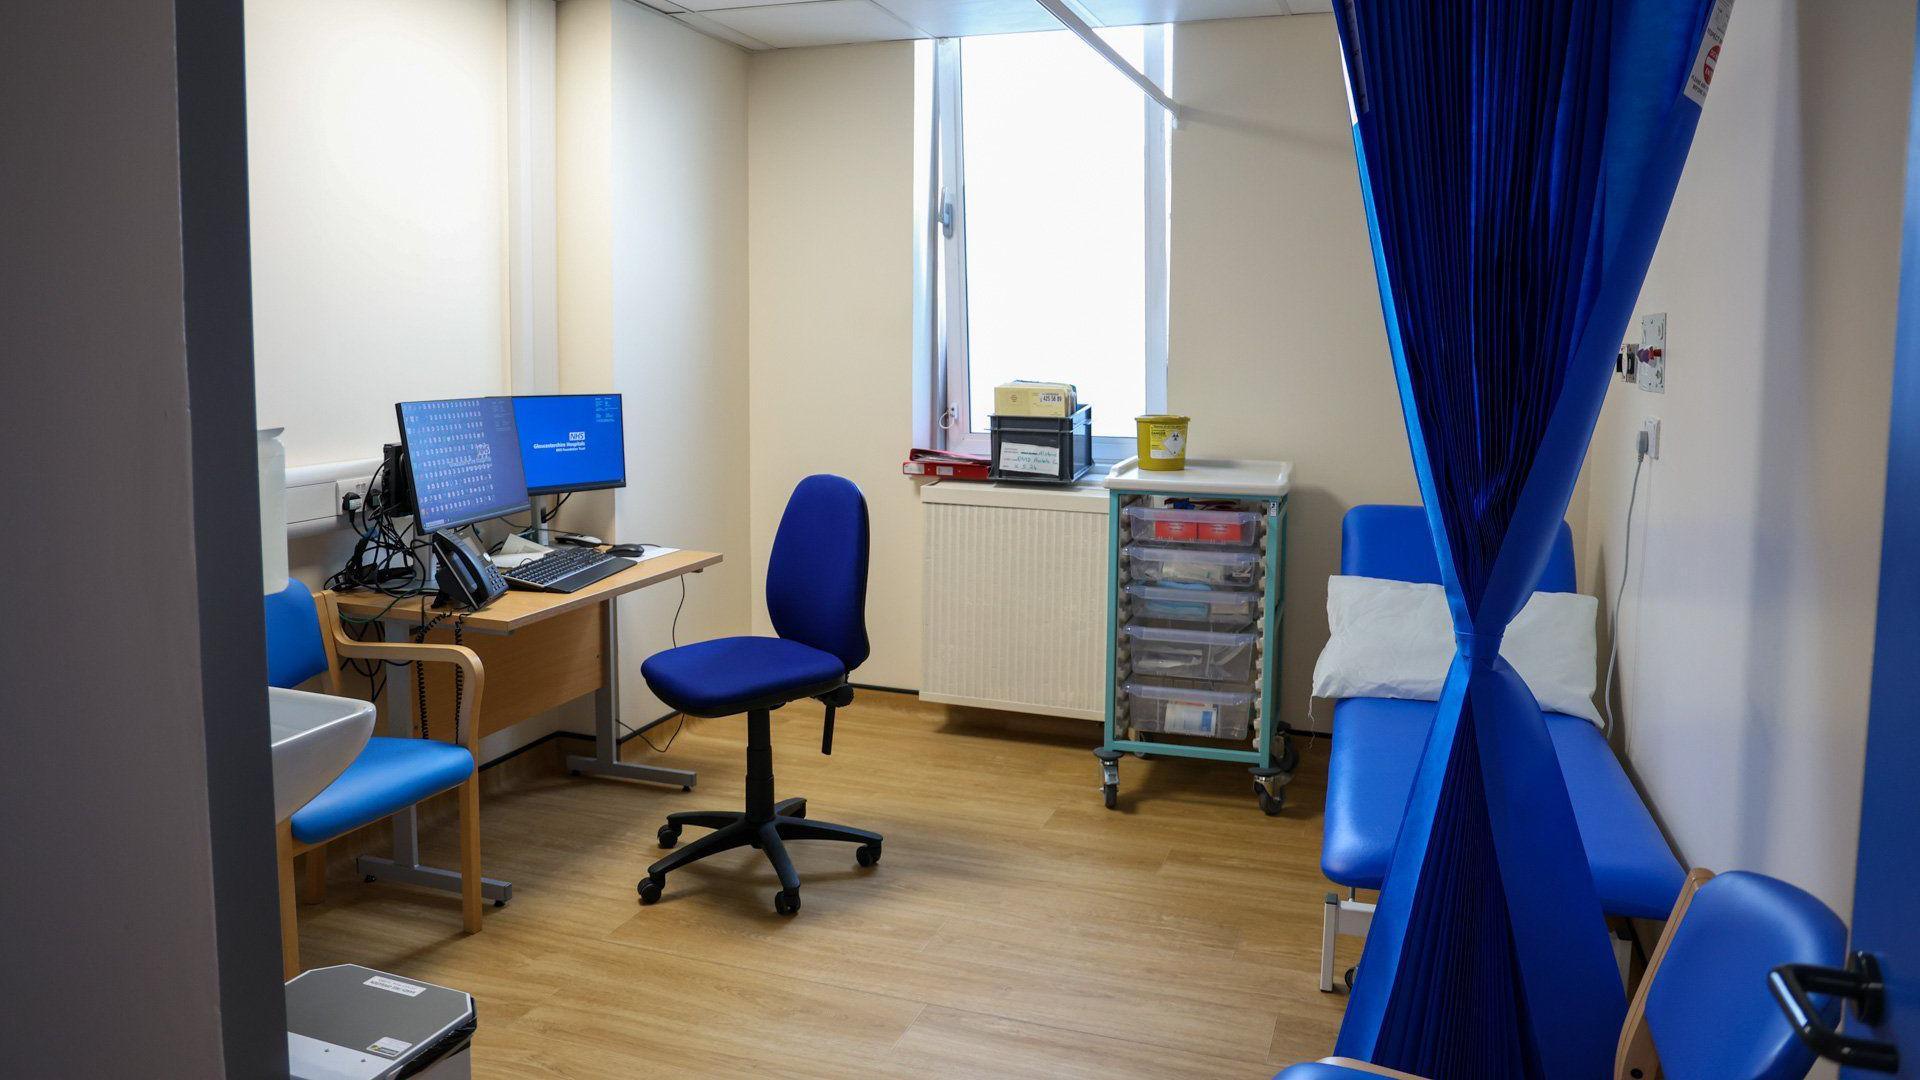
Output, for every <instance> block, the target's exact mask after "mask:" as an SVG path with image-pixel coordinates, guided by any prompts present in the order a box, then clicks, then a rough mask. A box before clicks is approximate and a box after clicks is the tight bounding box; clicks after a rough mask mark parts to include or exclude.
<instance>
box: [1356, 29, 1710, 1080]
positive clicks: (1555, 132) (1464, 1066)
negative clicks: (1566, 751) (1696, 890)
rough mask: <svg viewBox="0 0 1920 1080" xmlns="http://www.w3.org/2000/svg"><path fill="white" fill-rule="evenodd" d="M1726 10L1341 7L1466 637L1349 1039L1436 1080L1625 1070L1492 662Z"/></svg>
mask: <svg viewBox="0 0 1920 1080" xmlns="http://www.w3.org/2000/svg"><path fill="white" fill-rule="evenodd" d="M1731 2H1732V0H1335V4H1334V7H1335V12H1336V16H1337V22H1338V25H1339V33H1340V42H1341V46H1342V49H1343V51H1344V54H1345V59H1346V66H1347V81H1348V90H1349V93H1350V95H1351V100H1352V105H1353V112H1354V128H1353V134H1354V150H1355V154H1356V156H1357V158H1358V160H1359V165H1360V180H1361V188H1362V193H1363V196H1364V198H1365V203H1366V209H1367V221H1368V227H1369V231H1370V233H1371V236H1372V240H1373V251H1374V267H1375V272H1376V273H1377V275H1378V277H1379V284H1380V299H1381V305H1382V307H1383V309H1384V314H1385V316H1386V324H1387V336H1388V339H1389V343H1390V345H1391V347H1392V352H1393V363H1394V369H1395V371H1396V373H1397V375H1398V379H1399V386H1400V400H1401V405H1402V408H1403V411H1404V413H1405V417H1406V424H1407V434H1408V441H1409V442H1410V443H1411V446H1412V450H1413V460H1414V468H1415V470H1416V472H1417V473H1418V475H1419V481H1420V492H1421V496H1422V499H1423V501H1424V502H1425V503H1426V508H1427V517H1428V520H1429V523H1430V524H1431V526H1432V529H1433V540H1434V545H1435V547H1436V548H1437V549H1438V552H1439V556H1440V566H1441V568H1442V574H1443V578H1444V582H1445V585H1446V590H1447V597H1448V600H1449V602H1450V603H1451V606H1452V611H1453V622H1454V630H1455V636H1456V640H1457V642H1458V652H1457V655H1456V656H1455V658H1454V661H1453V666H1452V669H1451V670H1450V671H1449V673H1448V676H1447V681H1446V686H1445V689H1444V690H1443V692H1442V695H1441V698H1440V703H1439V707H1438V709H1437V713H1436V717H1435V720H1434V724H1433V728H1432V732H1431V734H1430V735H1429V736H1428V741H1427V745H1426V749H1425V752H1424V754H1423V756H1422V759H1421V762H1420V767H1419V772H1418V774H1417V777H1416V779H1415V782H1414V788H1413V795H1412V798H1411V800H1410V801H1409V803H1408V806H1407V812H1406V817H1405V819H1404V821H1403V822H1402V824H1401V827H1400V835H1399V841H1398V843H1397V845H1396V847H1395V849H1394V856H1393V862H1392V864H1391V867H1390V869H1389V871H1388V874H1387V878H1386V882H1385V885H1384V887H1383V889H1382V891H1381V894H1380V901H1379V906H1378V909H1377V910H1376V912H1375V915H1374V919H1373V925H1372V929H1371V930H1370V931H1369V933H1368V937H1367V944H1366V950H1365V952H1364V953H1363V955H1362V958H1361V961H1360V966H1359V970H1358V973H1357V975H1356V979H1355V985H1354V991H1353V997H1352V1000H1351V1001H1350V1002H1349V1004H1348V1006H1347V1016H1346V1020H1345V1022H1344V1024H1343V1025H1342V1027H1341V1030H1340V1039H1339V1046H1338V1049H1339V1052H1340V1053H1341V1054H1343V1055H1346V1056H1350V1057H1356V1058H1361V1059H1365V1060H1369V1061H1372V1062H1374V1063H1376V1064H1380V1065H1385V1066H1389V1067H1392V1068H1397V1069H1403V1070H1406V1071H1408V1072H1412V1073H1416V1074H1418V1075H1421V1076H1428V1077H1434V1078H1437V1080H1455V1078H1472V1080H1497V1078H1502V1077H1547V1078H1553V1080H1559V1078H1566V1077H1593V1078H1600V1077H1605V1076H1607V1075H1608V1074H1609V1072H1610V1071H1611V1063H1612V1057H1613V1046H1614V1042H1615V1040H1616V1039H1617V1037H1618V1034H1619V1030H1620V1024H1621V1021H1622V1019H1623V1017H1624V1015H1625V1012H1626V1001H1625V998H1624V996H1623V994H1622V991H1621V988H1620V977H1619V974H1618V972H1617V969H1616V968H1615V966H1614V960H1613V951H1612V948H1611V945H1610V943H1609V941H1608V936H1607V929H1606V925H1605V919H1604V917H1603V915H1602V913H1601V910H1600V904H1599V901H1598V899H1597V898H1596V896H1595V893H1594V887H1593V881H1592V878H1591V876H1590V874H1589V872H1588V868H1587V861H1586V858H1585V856H1584V855H1583V853H1582V851H1581V846H1580V835H1579V832H1578V830H1577V828H1576V827H1575V824H1574V818H1573V811H1572V808H1571V806H1570V804H1569V802H1568V799H1567V792H1566V787H1565V785H1564V783H1563V782H1562V780H1561V776H1560V768H1559V762H1558V759H1557V758H1556V757H1555V754H1554V750H1553V746H1552V743H1551V742H1550V741H1549V739H1548V735H1547V730H1546V725H1545V722H1544V721H1543V720H1542V718H1541V714H1540V706H1539V705H1538V703H1537V702H1535V700H1534V698H1533V694H1532V693H1531V692H1530V691H1529V690H1528V689H1527V686H1526V683H1525V682H1523V681H1522V680H1521V679H1520V677H1519V676H1518V675H1517V674H1515V673H1514V670H1513V668H1512V667H1510V666H1509V665H1508V664H1507V663H1506V662H1505V661H1504V660H1502V659H1501V658H1500V639H1501V635H1502V634H1503V633H1504V632H1505V630H1506V627H1507V624H1508V622H1510V621H1511V620H1512V618H1513V617H1514V615H1515V614H1517V613H1518V612H1519V610H1520V607H1521V606H1522V605H1523V604H1524V603H1525V602H1526V600H1527V598H1528V597H1529V596H1530V595H1532V592H1533V589H1534V584H1535V582H1536V581H1537V580H1538V578H1539V576H1540V572H1541V569H1542V567H1543V565H1544V564H1545V562H1546V559H1547V555H1548V551H1549V548H1550V545H1551V543H1552V540H1553V537H1554V535H1555V531H1556V530H1557V529H1558V527H1559V524H1560V521H1561V519H1562V517H1563V516H1564V515H1565V513H1566V508H1567V502H1568V499H1569V497H1570V496H1571V495H1572V492H1573V486H1574V480H1575V477H1576V475H1577V474H1578V472H1579V468H1580V463H1581V460H1582V458H1583V457H1584V456H1585V453H1586V448H1587V442H1588V440H1589V439H1590V438H1591V436H1592V433H1593V425H1594V420H1595V418H1596V417H1597V415H1598V414H1599V410H1600V404H1601V399H1602V396H1603V395H1604V393H1605V390H1606V385H1607V380H1608V378H1609V377H1610V375H1611V373H1612V370H1613V356H1614V351H1615V349H1616V347H1617V346H1618V344H1619V342H1620V341H1621V338H1622V334H1623V332H1624V331H1625V329H1626V327H1627V322H1628V319H1629V316H1630V315H1631V313H1632V308H1633V304H1634V300H1635V297H1636V295H1637V293H1638V292H1639V289H1640V284H1641V281H1642V279H1643V278H1644V276H1645V274H1646V269H1647V263H1648V261H1649V260H1650V259H1651V257H1652V254H1653V248H1654V243H1655V241H1656V240H1657V239H1658V237H1659V233H1660V226H1661V223H1662V222H1663V221H1664V220H1665V218H1666V213H1667V207H1668V205H1669V204H1670V202H1671V201H1672V197H1673V190H1674V186H1675V184H1676V183H1677V182H1678V179H1679V175H1680V167H1681V164H1682V162H1683V161H1684V160H1685V158H1686V152H1687V147H1688V145H1689V144H1690V143H1691V141H1692V138H1693V131H1694V127H1695V125H1696V124H1697V123H1698V121H1699V117H1700V107H1701V104H1702V102H1703V101H1704V99H1705V96H1706V86H1707V83H1708V82H1709V81H1710V80H1711V78H1712V68H1713V65H1714V64H1715V63H1717V61H1718V58H1719V48H1718V46H1719V40H1720V34H1721V32H1722V31H1723V30H1724V28H1725V25H1726V18H1727V14H1728V9H1729V8H1730V7H1731Z"/></svg>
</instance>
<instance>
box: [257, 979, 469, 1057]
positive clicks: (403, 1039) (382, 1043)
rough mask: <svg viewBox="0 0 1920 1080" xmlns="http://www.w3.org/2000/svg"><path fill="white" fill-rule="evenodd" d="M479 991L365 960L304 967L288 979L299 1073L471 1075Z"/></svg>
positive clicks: (291, 1043)
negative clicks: (371, 964) (396, 971)
mask: <svg viewBox="0 0 1920 1080" xmlns="http://www.w3.org/2000/svg"><path fill="white" fill-rule="evenodd" d="M477 1023H478V1017H477V1015H476V1013H475V1012H474V1006H473V996H472V995H471V994H466V993H462V992H461V991H459V990H449V989H448V988H446V987H444V986H435V985H433V984H432V983H423V982H421V981H419V980H418V979H403V978H400V977H399V976H397V975H388V974H386V973H384V972H379V971H375V970H373V969H372V968H365V967H361V966H360V965H358V964H337V965H335V966H333V967H323V968H314V969H313V970H311V971H303V972H301V973H300V974H299V975H296V976H294V978H293V979H292V980H291V981H290V982H288V983H287V1058H288V1062H289V1064H290V1065H291V1067H292V1074H293V1077H294V1080H400V1078H402V1077H421V1078H423V1080H467V1078H468V1077H470V1076H472V1075H473V1058H472V1049H471V1047H472V1044H473V1032H474V1028H475V1027H476V1026H477Z"/></svg>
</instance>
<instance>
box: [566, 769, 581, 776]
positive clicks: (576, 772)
mask: <svg viewBox="0 0 1920 1080" xmlns="http://www.w3.org/2000/svg"><path fill="white" fill-rule="evenodd" d="M567 775H568V776H579V775H580V770H579V769H568V770H567Z"/></svg>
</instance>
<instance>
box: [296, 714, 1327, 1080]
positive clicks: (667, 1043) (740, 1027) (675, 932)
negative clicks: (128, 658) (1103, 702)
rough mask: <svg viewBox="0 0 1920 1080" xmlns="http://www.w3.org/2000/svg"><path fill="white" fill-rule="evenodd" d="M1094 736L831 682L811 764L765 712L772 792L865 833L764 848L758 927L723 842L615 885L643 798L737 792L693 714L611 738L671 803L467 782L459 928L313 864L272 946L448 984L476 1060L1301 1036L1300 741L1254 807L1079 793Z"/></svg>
mask: <svg viewBox="0 0 1920 1080" xmlns="http://www.w3.org/2000/svg"><path fill="white" fill-rule="evenodd" d="M1097 730H1098V729H1097V728H1096V727H1095V726H1094V725H1092V724H1088V725H1086V726H1085V728H1084V729H1082V728H1079V727H1073V726H1068V727H1066V728H1064V729H1060V728H1055V729H1051V730H1044V729H1038V728H1023V727H1022V726H1021V725H1019V724H1011V725H1010V724H1009V723H1008V722H1007V720H1006V718H1005V717H1002V716H999V715H998V714H990V713H980V712H973V711H970V710H957V709H949V708H947V707H944V706H938V705H932V704H926V703H922V702H920V701H918V700H917V699H915V698H913V697H910V696H907V695H898V694H888V693H879V692H863V693H862V694H861V695H860V696H859V699H858V700H857V701H856V702H855V703H854V704H853V705H852V706H851V707H849V708H847V709H845V710H844V711H842V713H841V714H840V721H839V724H838V728H837V732H836V737H835V740H834V754H833V756H832V757H830V758H828V757H822V756H821V755H820V752H819V744H820V708H819V706H818V705H815V704H813V703H807V704H806V705H805V706H795V707H793V708H790V709H787V710H785V711H783V712H781V713H779V714H776V716H775V719H774V744H775V772H776V774H777V775H778V777H779V788H780V793H781V795H782V796H783V797H784V796H787V795H805V796H807V798H808V803H809V805H808V813H809V815H810V816H812V817H815V818H819V819H822V820H827V821H838V822H843V823H846V824H850V825H858V826H861V827H864V828H869V829H873V830H876V831H878V832H881V833H883V834H885V836H886V854H885V857H884V859H883V861H882V862H881V864H880V865H879V866H878V867H876V868H874V869H871V870H861V869H858V868H857V867H856V866H855V864H854V858H853V849H852V847H851V846H850V845H841V844H832V843H819V842H797V843H794V844H793V845H791V848H790V850H792V851H793V853H794V862H795V864H796V866H797V867H798V868H799V871H800V874H801V877H802V879H803V881H804V886H803V888H802V891H801V895H802V898H803V901H804V905H805V907H804V910H802V911H801V912H800V914H799V915H798V916H797V917H795V918H792V919H785V918H782V917H780V916H778V915H776V914H774V912H773V906H772V898H773V893H774V892H775V891H776V889H777V887H778V886H777V884H776V882H775V879H774V876H773V871H772V869H771V868H770V867H769V866H768V865H767V864H766V861H765V858H764V857H763V856H762V855H761V854H760V852H758V851H754V850H752V849H744V850H740V851H736V852H728V853H726V854H723V855H719V856H715V857H714V858H711V859H708V860H706V861H704V862H701V863H697V864H695V865H693V866H691V867H688V868H686V869H683V870H680V871H677V872H675V873H674V875H673V876H672V877H671V878H670V879H669V880H668V883H667V888H666V894H665V897H664V898H663V899H662V900H661V901H660V903H658V904H657V905H655V906H652V907H642V906H640V904H639V903H638V901H637V899H636V897H635V894H634V883H635V882H636V881H637V880H638V879H639V877H640V876H641V875H642V873H643V870H644V867H645V866H646V864H647V863H649V862H651V861H653V860H654V859H655V858H657V857H659V854H660V852H659V849H658V848H657V847H656V845H655V838H654V831H655V829H657V828H658V827H659V825H660V823H661V819H662V818H663V816H664V815H665V814H667V813H668V812H670V811H673V810H682V809H699V808H729V809H731V808H738V807H739V805H740V803H741V799H742V783H741V778H742V773H743V772H744V738H745V725H744V723H743V721H741V720H739V719H729V720H702V721H693V722H690V723H689V724H688V726H687V729H686V731H685V732H683V733H682V734H681V736H680V738H679V740H678V741H677V742H676V743H674V745H673V747H672V749H671V751H670V752H669V753H668V754H666V755H655V754H653V753H652V752H651V751H649V750H647V749H646V747H644V746H643V745H641V743H640V741H639V740H637V739H636V740H631V741H630V742H629V753H628V756H629V758H631V759H634V760H651V761H660V762H663V763H671V764H673V765H676V766H682V767H690V768H694V769H697V770H699V773H700V786H699V787H698V788H697V789H696V790H695V791H694V792H693V793H691V794H687V793H683V792H680V791H678V790H673V789H662V788H656V787H651V786H646V785H636V784H630V783H623V782H620V781H608V780H592V779H576V778H569V777H567V776H565V775H564V774H561V773H559V772H558V771H557V770H556V771H555V772H554V773H553V774H552V775H551V776H548V775H543V774H536V775H532V776H528V777H526V778H524V779H522V780H520V781H518V782H517V783H515V784H514V785H513V788H514V790H510V791H507V792H505V793H502V794H495V795H491V796H490V797H488V798H487V799H486V801H485V802H484V803H483V807H482V817H483V825H482V830H483V831H482V836H483V839H484V852H485V859H486V867H487V872H488V874H490V875H492V876H495V877H502V878H506V879H509V880H511V881H512V882H513V883H514V901H513V903H512V904H510V905H508V906H507V907H505V908H499V909H495V908H491V907H489V908H488V909H487V911H486V923H485V931H484V932H483V933H480V934H478V935H474V936H471V937H468V936H464V935H462V934H461V933H460V920H459V908H458V902H457V900H456V898H454V897H452V896H445V897H442V896H438V895H434V894H431V893H426V892H422V891H419V890H414V889H408V888H405V887H401V886H394V885H386V884H363V883H362V882H361V881H360V880H359V879H358V878H353V877H349V876H348V871H347V868H346V867H345V866H337V867H336V873H335V874H334V876H333V878H332V881H331V883H330V888H329V892H328V898H327V902H326V903H325V904H324V905H321V906H316V907H304V908H302V909H301V928H300V929H301V941H302V947H303V949H304V955H303V959H304V960H305V962H306V963H307V964H308V965H309V966H316V965H322V964H332V963H342V962H354V963H360V964H366V965H368V966H370V967H375V968H380V969H384V970H387V971H392V972H395V973H398V974H401V975H406V976H411V977H417V978H421V979H426V980H429V981H433V982H440V983H444V984H446V985H449V986H454V987H458V988H460V989H463V990H466V991H469V992H470V993H472V994H473V995H474V996H475V998H476V999H477V1000H478V1002H479V1015H480V1029H479V1035H478V1037H477V1039H476V1043H475V1075H476V1076H479V1077H620V1078H622V1080H626V1078H630V1077H636V1076H703V1077H737V1076H749V1075H751V1076H804V1077H865V1076H876V1077H915V1078H927V1077H941V1078H946V1077H1033V1078H1040V1080H1069V1078H1077V1077H1100V1078H1102V1080H1106V1078H1113V1077H1130V1076H1137V1077H1157V1078H1172V1077H1207V1078H1210V1080H1214V1078H1223V1077H1245V1078H1265V1077H1270V1076H1272V1075H1273V1073H1274V1072H1275V1071H1276V1070H1277V1069H1278V1068H1279V1067H1280V1066H1282V1065H1285V1064H1289V1063H1291V1062H1294V1061H1299V1060H1303V1059H1310V1058H1315V1057H1319V1056H1321V1055H1323V1054H1325V1053H1328V1052H1330V1049H1331V1046H1332V1041H1333V1036H1334V1032H1335V1029H1336V1028H1337V1026H1338V1024H1339V1019H1340V1012H1341V1009H1342V1007H1343V1005H1344V1004H1345V1000H1346V999H1345V997H1344V996H1342V995H1339V994H1322V993H1320V992H1319V990H1318V988H1317V985H1316V975H1315V971H1316V956H1317V951H1318V947H1319V939H1320V907H1319V900H1320V898H1321V896H1322V895H1323V894H1324V893H1325V892H1326V890H1327V888H1328V885H1327V884H1326V882H1325V881H1324V880H1323V879H1322V878H1321V876H1320V872H1319V865H1318V864H1319V847H1320V807H1321V802H1322V798H1323V795H1324V778H1325V775H1326V743H1325V742H1324V741H1322V742H1320V743H1319V744H1318V745H1317V746H1310V747H1303V750H1304V763H1303V764H1302V766H1301V768H1300V771H1299V773H1298V776H1297V778H1296V779H1295V781H1294V783H1293V785H1292V786H1291V787H1290V788H1289V805H1288V807H1287V809H1286V811H1285V812H1284V813H1283V814H1282V816H1280V817H1278V818H1268V817H1265V816H1263V815H1262V814H1261V813H1260V812H1259V810H1258V809H1257V808H1256V807H1255V804H1254V800H1253V797H1252V793H1251V789H1250V784H1249V779H1248V777H1247V774H1246V771H1245V770H1244V768H1242V767H1240V766H1235V765H1227V764H1220V763H1184V762H1180V761H1178V760H1171V759H1163V760H1155V761H1150V762H1141V761H1135V760H1133V759H1128V760H1126V761H1124V762H1123V763H1122V764H1121V796H1120V799H1121V801H1120V809H1119V810H1118V811H1109V810H1106V809H1104V808H1103V807H1102V806H1101V802H1100V793H1099V768H1098V763H1097V762H1096V761H1095V760H1094V758H1093V755H1092V754H1091V753H1089V750H1090V749H1091V747H1092V746H1093V745H1094V744H1095V743H1096V742H1097V735H1096V732H1097ZM662 735H664V730H663V731H661V732H659V733H657V734H656V735H655V740H656V741H659V738H660V736H662ZM635 751H638V752H637V753H635ZM452 834H453V830H452V829H451V828H433V829H429V830H428V831H427V832H426V834H425V836H424V837H423V847H424V849H425V852H426V854H427V855H428V856H430V857H432V861H438V862H439V863H440V864H441V865H451V862H450V860H451V859H452V856H453V850H452V841H453V835H452ZM696 835H699V832H698V831H697V830H690V831H689V833H688V839H691V838H692V837H693V836H696ZM683 842H684V841H683ZM1357 948H1358V947H1357V945H1355V944H1354V943H1353V942H1352V941H1351V940H1349V941H1348V942H1347V943H1345V951H1343V952H1342V954H1341V961H1340V962H1341V965H1342V967H1344V966H1345V965H1346V964H1349V963H1352V962H1353V960H1354V958H1355V956H1356V955H1357Z"/></svg>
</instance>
